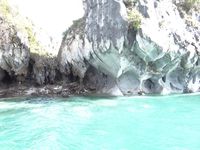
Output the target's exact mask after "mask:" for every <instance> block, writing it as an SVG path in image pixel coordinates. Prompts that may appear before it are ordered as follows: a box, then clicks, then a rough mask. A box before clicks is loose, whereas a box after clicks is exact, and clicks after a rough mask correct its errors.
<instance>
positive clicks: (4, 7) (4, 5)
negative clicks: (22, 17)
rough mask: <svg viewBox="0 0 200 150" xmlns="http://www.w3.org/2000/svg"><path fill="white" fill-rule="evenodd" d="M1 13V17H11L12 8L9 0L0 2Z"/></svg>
mask: <svg viewBox="0 0 200 150" xmlns="http://www.w3.org/2000/svg"><path fill="white" fill-rule="evenodd" d="M0 12H1V15H3V16H4V17H6V18H9V17H10V15H11V8H10V6H9V4H8V1H7V0H1V1H0Z"/></svg>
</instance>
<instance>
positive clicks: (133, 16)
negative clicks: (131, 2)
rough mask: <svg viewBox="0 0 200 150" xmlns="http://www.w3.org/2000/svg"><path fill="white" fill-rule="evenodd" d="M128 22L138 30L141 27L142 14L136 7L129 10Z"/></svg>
mask: <svg viewBox="0 0 200 150" xmlns="http://www.w3.org/2000/svg"><path fill="white" fill-rule="evenodd" d="M128 22H129V25H130V27H132V28H134V29H136V30H138V29H139V28H140V27H141V23H142V15H141V14H140V13H139V12H138V11H137V10H136V9H132V10H129V11H128Z"/></svg>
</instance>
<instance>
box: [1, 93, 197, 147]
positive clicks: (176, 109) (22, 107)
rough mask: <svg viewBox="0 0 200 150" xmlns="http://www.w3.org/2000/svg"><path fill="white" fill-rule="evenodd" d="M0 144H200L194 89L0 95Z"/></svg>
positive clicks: (33, 145)
mask: <svg viewBox="0 0 200 150" xmlns="http://www.w3.org/2000/svg"><path fill="white" fill-rule="evenodd" d="M0 149H1V150H200V95H182V96H181V95H174V96H163V97H161V96H154V97H153V96H152V97H118V98H116V97H110V98H105V97H104V98H97V97H73V98H70V99H68V100H67V99H60V98H56V99H49V98H34V99H28V98H23V99H9V100H8V99H2V100H0Z"/></svg>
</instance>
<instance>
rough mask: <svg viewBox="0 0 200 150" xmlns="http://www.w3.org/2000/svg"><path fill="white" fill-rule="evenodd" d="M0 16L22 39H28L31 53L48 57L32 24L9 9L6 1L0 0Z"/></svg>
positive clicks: (16, 11)
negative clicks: (19, 33) (22, 36)
mask: <svg viewBox="0 0 200 150" xmlns="http://www.w3.org/2000/svg"><path fill="white" fill-rule="evenodd" d="M0 16H1V17H3V18H4V19H5V20H6V21H7V22H8V23H9V24H10V25H13V26H14V27H15V28H16V30H17V32H21V33H22V35H24V37H27V38H28V42H29V48H30V52H31V53H35V54H38V55H48V52H47V50H45V49H44V48H43V47H42V46H41V45H40V43H39V41H38V40H37V38H36V36H35V31H34V28H35V27H34V24H33V23H32V22H31V21H30V20H29V19H27V18H25V17H23V16H21V15H20V14H19V13H18V10H17V9H16V8H13V7H11V6H10V5H9V3H8V0H0Z"/></svg>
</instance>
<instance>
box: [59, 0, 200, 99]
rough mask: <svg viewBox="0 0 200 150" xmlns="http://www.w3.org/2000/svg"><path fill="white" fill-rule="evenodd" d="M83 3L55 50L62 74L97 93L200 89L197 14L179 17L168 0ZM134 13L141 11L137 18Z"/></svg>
mask: <svg viewBox="0 0 200 150" xmlns="http://www.w3.org/2000/svg"><path fill="white" fill-rule="evenodd" d="M83 3H84V6H85V8H84V9H85V16H84V17H83V18H82V19H80V20H78V21H77V22H75V24H74V25H73V26H72V27H71V28H70V29H69V30H68V32H67V33H66V36H65V37H64V39H63V42H62V45H61V48H60V52H59V55H58V60H59V63H60V70H62V72H65V73H66V74H69V73H71V72H72V73H73V75H75V76H78V77H79V78H80V79H81V82H82V80H83V83H84V84H85V85H87V87H89V88H93V89H96V90H97V92H100V93H109V94H117V95H120V94H123V95H129V94H130V95H131V94H137V93H143V92H144V93H182V92H197V91H199V89H200V84H199V82H200V78H199V77H200V70H199V62H200V61H199V59H200V57H199V52H200V41H199V37H200V29H199V28H200V26H199V23H200V19H199V18H200V16H199V13H196V12H195V11H193V13H192V14H193V15H187V16H183V15H182V14H183V12H184V11H183V10H182V9H181V8H178V7H177V6H178V4H177V3H175V2H174V1H171V0H169V1H164V0H160V1H157V0H152V1H146V0H138V1H132V0H129V1H126V0H124V1H123V0H109V1H108V0H101V1H97V0H87V1H83ZM132 11H133V12H138V13H139V15H137V14H136V15H135V14H134V13H133V14H132ZM130 15H133V17H132V16H130ZM134 15H135V16H136V17H140V15H141V18H139V19H141V22H136V21H138V18H134ZM188 17H189V18H190V17H191V18H192V19H191V20H190V19H188ZM130 19H131V20H130ZM134 19H135V20H134Z"/></svg>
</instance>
